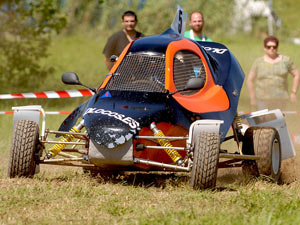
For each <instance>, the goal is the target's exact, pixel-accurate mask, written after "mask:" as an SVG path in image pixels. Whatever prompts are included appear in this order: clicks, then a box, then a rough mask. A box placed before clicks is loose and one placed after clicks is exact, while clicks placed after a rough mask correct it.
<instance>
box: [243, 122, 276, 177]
mask: <svg viewBox="0 0 300 225" xmlns="http://www.w3.org/2000/svg"><path fill="white" fill-rule="evenodd" d="M251 136H252V139H251V138H250V141H252V143H251V144H250V145H249V146H245V147H246V148H247V150H246V152H249V153H250V154H251V152H252V154H253V153H254V154H255V155H257V156H259V157H260V159H259V160H256V164H257V169H258V172H259V174H261V175H265V176H269V177H271V178H272V179H274V180H275V181H276V182H277V181H278V180H279V178H280V168H281V145H280V138H279V134H278V132H277V131H276V130H275V129H274V128H270V127H256V128H255V127H254V128H249V129H248V130H247V131H246V134H245V137H247V138H249V137H251ZM245 143H248V144H249V140H248V141H246V142H245ZM245 143H244V144H245ZM244 144H243V145H244ZM249 147H250V148H249ZM251 148H252V149H251ZM249 153H246V154H249Z"/></svg>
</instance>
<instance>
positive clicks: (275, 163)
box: [272, 139, 280, 174]
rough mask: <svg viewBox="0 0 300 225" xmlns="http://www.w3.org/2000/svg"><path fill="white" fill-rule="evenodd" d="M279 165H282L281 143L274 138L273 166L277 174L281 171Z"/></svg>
mask: <svg viewBox="0 0 300 225" xmlns="http://www.w3.org/2000/svg"><path fill="white" fill-rule="evenodd" d="M279 167H280V144H279V141H278V140H277V139H274V140H273V144H272V168H273V171H274V174H277V173H278V172H279Z"/></svg>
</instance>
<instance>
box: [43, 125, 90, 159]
mask: <svg viewBox="0 0 300 225" xmlns="http://www.w3.org/2000/svg"><path fill="white" fill-rule="evenodd" d="M83 127H84V120H82V121H80V123H79V124H78V125H75V126H73V127H72V128H71V129H70V130H69V132H72V133H79V132H80V130H81V129H82V128H83ZM73 138H74V135H73V134H66V135H64V136H63V137H62V138H61V139H60V140H59V141H61V142H70V141H72V139H73ZM66 145H67V144H55V145H53V146H52V147H51V148H50V149H49V153H48V155H47V158H52V157H54V156H56V155H57V154H58V153H59V152H60V151H61V150H63V148H64V147H65V146H66Z"/></svg>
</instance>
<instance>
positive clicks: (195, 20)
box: [184, 12, 212, 41]
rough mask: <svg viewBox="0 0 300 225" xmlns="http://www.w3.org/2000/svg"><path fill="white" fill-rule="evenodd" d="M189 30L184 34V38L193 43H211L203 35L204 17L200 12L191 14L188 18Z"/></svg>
mask: <svg viewBox="0 0 300 225" xmlns="http://www.w3.org/2000/svg"><path fill="white" fill-rule="evenodd" d="M190 27H191V29H190V30H188V31H186V32H184V37H186V38H190V39H192V40H195V41H212V40H211V39H210V38H208V37H206V36H205V35H204V33H203V27H204V16H203V14H202V13H201V12H193V13H192V14H191V16H190Z"/></svg>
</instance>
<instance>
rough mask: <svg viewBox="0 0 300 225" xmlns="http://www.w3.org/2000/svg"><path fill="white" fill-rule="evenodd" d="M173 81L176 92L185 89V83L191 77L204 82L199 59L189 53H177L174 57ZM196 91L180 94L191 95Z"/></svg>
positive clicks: (202, 68) (203, 72)
mask: <svg viewBox="0 0 300 225" xmlns="http://www.w3.org/2000/svg"><path fill="white" fill-rule="evenodd" d="M173 71H174V75H173V79H174V84H175V87H176V89H177V90H182V89H184V88H185V85H186V83H187V81H188V80H189V79H190V78H193V77H199V78H202V79H203V80H204V81H206V72H205V67H204V65H203V62H202V61H201V59H200V57H199V56H197V55H196V54H194V53H193V52H190V51H179V52H177V53H176V55H175V57H174V65H173ZM196 92H198V90H193V91H185V92H181V94H186V95H191V94H194V93H196Z"/></svg>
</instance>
